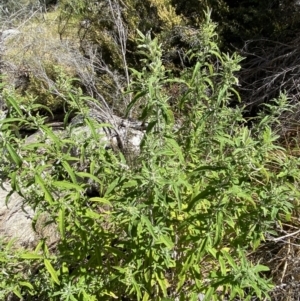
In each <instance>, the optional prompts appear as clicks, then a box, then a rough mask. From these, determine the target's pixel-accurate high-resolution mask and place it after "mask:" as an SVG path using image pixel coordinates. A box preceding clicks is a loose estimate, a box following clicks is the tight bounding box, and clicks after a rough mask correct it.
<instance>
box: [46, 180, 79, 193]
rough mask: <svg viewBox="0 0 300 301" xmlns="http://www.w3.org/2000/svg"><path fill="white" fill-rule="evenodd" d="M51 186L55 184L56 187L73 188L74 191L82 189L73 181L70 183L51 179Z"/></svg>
mask: <svg viewBox="0 0 300 301" xmlns="http://www.w3.org/2000/svg"><path fill="white" fill-rule="evenodd" d="M51 184H52V185H53V186H56V187H58V188H63V189H75V190H76V191H78V192H80V191H82V189H83V188H82V187H80V186H79V185H77V184H73V183H70V182H68V181H53V182H52V183H51Z"/></svg>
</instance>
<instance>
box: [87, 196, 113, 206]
mask: <svg viewBox="0 0 300 301" xmlns="http://www.w3.org/2000/svg"><path fill="white" fill-rule="evenodd" d="M89 201H91V202H98V203H102V204H107V205H111V202H110V201H109V200H108V199H106V198H99V197H94V198H90V199H89Z"/></svg>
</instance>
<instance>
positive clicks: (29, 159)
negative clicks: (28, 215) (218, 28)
mask: <svg viewBox="0 0 300 301" xmlns="http://www.w3.org/2000/svg"><path fill="white" fill-rule="evenodd" d="M206 17H207V19H206V22H205V23H204V24H203V25H202V28H201V30H199V31H197V34H198V37H197V38H198V39H199V40H200V41H202V42H201V43H198V44H196V45H194V47H192V48H191V49H190V50H189V51H188V52H187V53H185V56H186V59H187V60H190V61H193V62H195V64H194V66H193V67H186V68H184V70H183V71H182V72H181V73H180V74H179V75H178V76H175V75H173V74H172V72H171V71H169V70H167V69H166V68H165V67H164V65H163V62H162V49H161V45H160V44H159V43H158V41H157V39H152V38H151V36H150V34H145V35H144V34H142V33H141V32H139V33H138V35H139V38H138V43H139V51H140V54H139V55H140V56H141V57H143V58H142V60H141V64H142V66H141V68H140V69H139V70H134V69H132V70H131V80H130V85H129V87H128V90H127V93H130V94H132V100H131V102H130V103H129V105H128V107H127V113H128V114H130V112H132V110H134V112H135V114H136V115H138V116H139V119H141V120H143V121H144V122H145V124H147V130H146V131H145V134H144V138H143V141H142V144H141V151H140V154H139V155H137V157H136V158H135V160H134V164H132V162H130V164H129V163H128V162H127V161H126V156H124V154H123V153H122V151H119V152H114V151H112V150H106V149H105V148H104V147H103V145H102V144H101V142H99V141H101V137H100V135H99V134H98V132H99V131H98V128H99V127H103V125H101V124H97V123H95V121H94V120H93V119H91V118H90V117H89V114H88V107H87V106H86V105H85V103H86V102H85V100H86V98H85V97H84V96H83V95H81V93H80V91H78V92H76V91H74V90H73V91H72V92H69V94H68V95H66V101H68V102H69V106H68V107H69V108H70V109H76V110H77V111H78V112H80V114H81V115H82V116H83V123H84V124H85V125H86V126H87V127H88V128H89V129H90V130H89V133H90V134H89V135H85V137H84V139H83V142H82V143H80V144H79V143H78V141H77V140H76V138H74V137H73V136H72V134H71V131H72V129H71V128H70V129H69V130H70V133H69V134H68V132H67V134H64V136H62V135H61V134H60V133H59V132H54V131H53V130H52V129H51V128H50V127H49V126H47V125H46V124H45V122H44V118H43V117H41V116H38V115H36V114H34V113H32V112H34V110H35V109H36V107H25V108H24V107H21V106H20V105H19V104H18V102H17V101H16V100H15V99H14V98H13V97H9V96H7V98H6V101H7V105H8V108H9V113H8V116H7V118H6V119H4V120H3V121H1V136H0V139H1V140H0V145H1V153H2V154H3V159H2V161H1V173H2V174H3V175H5V176H6V177H8V178H9V179H10V183H11V192H18V193H19V194H20V195H21V196H23V197H24V202H25V203H27V204H30V205H31V206H32V207H33V208H35V210H36V213H37V216H38V215H39V214H40V213H44V212H47V213H48V214H49V220H50V222H51V223H53V224H55V225H56V227H57V230H58V232H59V234H60V240H59V242H58V243H57V245H56V246H55V248H54V249H53V248H52V249H51V248H50V246H48V244H47V240H41V241H40V242H39V244H38V245H37V247H36V249H35V250H33V251H28V250H27V251H23V252H21V253H20V252H19V251H18V252H15V251H14V249H13V248H12V247H11V246H10V245H9V247H7V248H6V249H3V250H2V249H1V253H0V255H1V261H0V265H1V269H2V270H3V269H5V267H6V266H7V264H8V263H10V264H13V263H15V262H17V263H18V264H19V265H18V267H19V268H20V267H21V270H20V271H19V272H18V274H17V276H16V277H11V276H10V275H11V274H10V273H2V274H1V275H0V287H1V289H2V290H3V291H4V292H5V293H4V294H5V295H6V297H7V296H8V295H9V294H10V293H11V292H13V293H14V294H15V295H17V296H19V297H20V298H21V297H23V298H24V300H30V298H35V299H38V300H53V301H54V300H89V301H90V300H111V299H114V298H120V299H121V298H123V300H143V301H146V300H174V299H175V298H178V300H198V298H199V296H201V297H204V300H224V299H225V298H227V299H230V300H232V299H234V298H236V297H239V298H241V299H242V300H250V299H251V298H252V297H253V296H257V297H258V298H260V299H262V298H265V297H268V292H269V290H270V289H271V288H272V284H271V281H270V280H269V279H268V273H267V271H268V268H267V267H265V266H263V265H260V264H253V263H251V261H250V260H248V254H249V252H251V250H253V249H255V248H257V247H258V246H259V245H260V244H261V242H262V241H263V240H264V239H265V238H266V237H267V236H272V235H276V232H275V229H276V226H278V225H280V221H281V220H283V219H286V218H288V217H289V215H290V214H291V211H292V210H293V208H294V206H295V205H296V200H297V198H298V197H299V195H298V194H299V192H298V191H297V189H296V185H297V183H298V181H299V173H298V168H299V162H298V161H297V160H296V159H294V158H292V157H288V156H287V155H285V152H284V149H282V148H281V147H280V146H278V145H277V143H276V141H277V139H278V137H277V135H276V133H274V132H273V131H272V125H273V124H274V121H276V118H277V117H276V116H277V115H276V114H277V110H278V107H279V109H280V110H285V109H287V106H286V104H285V98H284V96H281V97H280V98H279V99H278V100H277V101H276V106H275V105H274V106H271V105H270V106H269V108H271V109H270V111H271V114H269V115H268V116H259V118H258V120H257V121H256V123H255V124H254V125H253V127H252V128H251V129H250V128H249V127H248V126H246V124H245V120H244V119H243V117H242V112H241V108H235V107H233V106H230V100H231V98H232V97H233V95H235V97H236V96H238V95H237V92H236V90H235V86H236V85H237V84H238V81H237V78H236V76H235V73H236V72H237V71H238V70H239V63H240V61H241V58H240V57H239V56H237V55H235V54H234V55H232V56H230V55H228V54H223V53H221V51H220V50H219V48H218V45H217V42H216V34H215V24H213V23H212V22H211V21H210V16H209V13H208V14H207V15H206ZM175 88H176V89H177V91H178V93H177V97H176V98H174V97H173V98H172V102H171V101H170V91H172V90H174V89H175ZM172 96H174V95H172ZM141 106H142V109H139V108H140V107H141ZM24 126H27V127H30V128H34V129H38V130H40V132H41V135H40V139H39V141H37V142H34V143H29V144H24V139H23V138H22V136H20V135H19V129H22V128H23V127H24ZM91 183H93V185H95V186H96V187H97V195H95V194H94V195H92V196H91V194H90V193H89V188H90V186H91ZM8 201H9V200H8ZM37 218H38V217H37ZM11 256H13V258H14V259H13V260H14V262H11V258H12V257H11ZM28 262H31V265H29V264H28ZM31 296H34V297H31Z"/></svg>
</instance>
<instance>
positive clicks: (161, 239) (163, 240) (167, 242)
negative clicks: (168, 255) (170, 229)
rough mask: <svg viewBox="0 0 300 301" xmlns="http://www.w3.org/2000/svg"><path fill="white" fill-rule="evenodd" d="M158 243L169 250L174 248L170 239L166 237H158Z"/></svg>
mask: <svg viewBox="0 0 300 301" xmlns="http://www.w3.org/2000/svg"><path fill="white" fill-rule="evenodd" d="M160 242H161V243H163V244H165V246H166V247H167V248H169V249H172V248H173V247H174V243H173V242H172V240H171V238H170V237H168V236H167V235H161V236H159V239H158V243H160Z"/></svg>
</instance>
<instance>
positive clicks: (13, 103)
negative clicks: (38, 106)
mask: <svg viewBox="0 0 300 301" xmlns="http://www.w3.org/2000/svg"><path fill="white" fill-rule="evenodd" d="M6 100H7V102H8V103H9V104H10V105H11V106H12V107H13V108H14V109H15V110H16V112H17V113H18V115H19V116H20V117H23V113H22V110H21V108H20V106H19V104H18V103H17V102H16V101H15V99H14V98H13V97H11V96H8V97H7V98H6Z"/></svg>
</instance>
